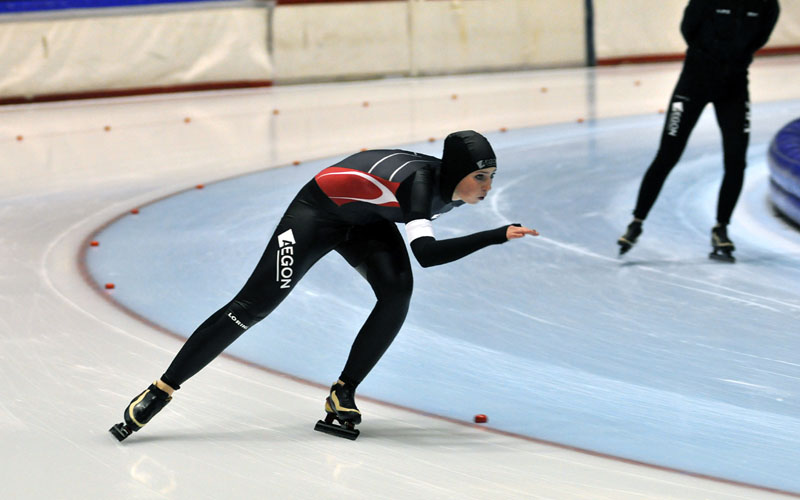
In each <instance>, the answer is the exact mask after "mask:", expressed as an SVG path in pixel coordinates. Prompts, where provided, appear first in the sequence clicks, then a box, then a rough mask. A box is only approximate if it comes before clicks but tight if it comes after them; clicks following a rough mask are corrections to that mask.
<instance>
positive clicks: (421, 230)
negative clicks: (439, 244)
mask: <svg viewBox="0 0 800 500" xmlns="http://www.w3.org/2000/svg"><path fill="white" fill-rule="evenodd" d="M406 235H407V236H408V242H409V243H411V242H412V241H414V240H416V239H417V238H422V237H424V236H430V237H431V238H435V236H434V235H433V225H432V224H431V221H429V220H428V219H416V220H412V221H411V222H406Z"/></svg>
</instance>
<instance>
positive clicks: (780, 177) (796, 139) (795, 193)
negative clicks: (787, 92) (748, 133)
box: [767, 118, 800, 224]
mask: <svg viewBox="0 0 800 500" xmlns="http://www.w3.org/2000/svg"><path fill="white" fill-rule="evenodd" d="M767 157H768V163H769V172H770V201H772V204H773V205H774V206H775V208H777V209H778V211H779V212H781V213H782V214H783V215H785V216H786V217H787V218H789V219H791V220H792V221H793V222H795V223H797V224H800V118H798V119H796V120H794V121H792V122H789V123H788V124H786V125H785V126H784V127H783V128H781V129H780V130H779V131H778V133H777V134H775V137H774V138H773V139H772V142H771V144H770V147H769V152H768V155H767Z"/></svg>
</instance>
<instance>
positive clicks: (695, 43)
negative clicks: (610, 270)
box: [617, 0, 779, 262]
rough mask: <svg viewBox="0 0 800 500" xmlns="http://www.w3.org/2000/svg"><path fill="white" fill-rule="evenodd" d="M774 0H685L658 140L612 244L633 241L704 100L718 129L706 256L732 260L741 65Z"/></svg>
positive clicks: (742, 103) (766, 26)
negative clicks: (721, 168) (682, 53)
mask: <svg viewBox="0 0 800 500" xmlns="http://www.w3.org/2000/svg"><path fill="white" fill-rule="evenodd" d="M778 11H779V7H778V2H777V1H776V0H691V1H690V2H689V4H688V6H687V7H686V10H685V11H684V15H683V21H682V22H681V33H682V34H683V38H684V39H685V40H686V43H687V44H688V46H689V47H688V49H687V51H686V59H685V61H684V63H683V70H682V72H681V75H680V78H679V80H678V83H677V85H676V87H675V90H674V92H673V94H672V97H671V99H670V104H669V107H668V111H667V118H666V122H665V123H664V130H663V132H662V134H661V144H660V146H659V148H658V152H657V153H656V157H655V159H654V160H653V162H652V163H651V165H650V167H649V168H648V169H647V172H646V173H645V175H644V178H643V179H642V183H641V186H640V187H639V197H638V199H637V201H636V208H635V209H634V211H633V221H632V222H631V223H630V224H629V225H628V229H627V231H626V232H625V234H624V235H622V237H620V238H619V240H618V241H617V243H618V244H619V246H620V249H619V252H620V255H622V254H624V253H625V252H627V251H628V250H630V249H631V247H632V246H633V245H634V244H635V243H636V240H637V239H638V237H639V235H640V234H641V233H642V222H644V220H645V218H646V217H647V214H648V212H649V211H650V208H651V207H652V206H653V204H654V203H655V201H656V198H657V197H658V193H659V192H660V191H661V187H662V186H663V185H664V181H665V180H666V178H667V175H668V174H669V172H670V171H671V170H672V168H673V167H674V166H675V164H676V163H678V160H679V159H680V157H681V154H682V153H683V150H684V148H685V147H686V142H687V141H688V140H689V134H691V132H692V129H693V128H694V126H695V124H696V123H697V120H698V118H699V117H700V113H701V112H702V111H703V108H705V106H706V104H708V103H709V102H710V103H713V104H714V111H715V112H716V115H717V123H718V124H719V127H720V130H721V132H722V147H723V156H724V165H725V173H724V176H723V179H722V186H721V187H720V191H719V199H718V203H717V223H716V225H715V226H714V227H713V228H712V229H711V245H712V247H713V250H712V253H711V255H710V256H711V257H713V258H719V259H723V260H728V261H730V262H733V260H734V259H733V255H732V252H733V250H734V245H733V242H732V241H731V240H730V238H728V231H727V226H728V223H729V222H730V218H731V214H732V213H733V209H734V207H735V206H736V201H737V200H738V199H739V193H740V192H741V190H742V183H743V181H744V169H745V163H746V155H747V145H748V141H749V138H750V96H749V90H748V78H747V74H748V68H749V66H750V63H751V62H752V61H753V54H754V53H755V52H756V51H757V50H758V49H760V48H761V47H763V46H764V44H766V43H767V40H768V39H769V36H770V34H771V33H772V29H773V28H774V27H775V23H776V22H777V20H778Z"/></svg>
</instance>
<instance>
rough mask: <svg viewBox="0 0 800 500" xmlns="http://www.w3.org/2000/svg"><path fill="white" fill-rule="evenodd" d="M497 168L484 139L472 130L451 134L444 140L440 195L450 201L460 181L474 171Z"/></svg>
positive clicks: (493, 155)
mask: <svg viewBox="0 0 800 500" xmlns="http://www.w3.org/2000/svg"><path fill="white" fill-rule="evenodd" d="M489 167H497V157H496V156H495V154H494V150H493V149H492V146H491V144H489V141H488V140H486V137H484V136H482V135H481V134H479V133H477V132H475V131H474V130H462V131H460V132H453V133H452V134H450V135H448V136H447V138H446V139H445V140H444V151H443V153H442V173H441V194H442V199H443V200H445V201H450V200H452V199H453V193H454V192H455V190H456V186H457V185H458V183H459V182H461V179H463V178H464V177H466V176H467V175H469V174H470V173H471V172H474V171H475V170H480V169H482V168H489Z"/></svg>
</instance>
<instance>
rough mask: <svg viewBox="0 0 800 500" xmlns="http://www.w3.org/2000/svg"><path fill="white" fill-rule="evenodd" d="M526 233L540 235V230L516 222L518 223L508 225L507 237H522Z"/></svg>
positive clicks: (510, 238) (511, 238)
mask: <svg viewBox="0 0 800 500" xmlns="http://www.w3.org/2000/svg"><path fill="white" fill-rule="evenodd" d="M526 234H530V235H531V236H539V231H537V230H535V229H530V228H527V227H525V226H523V225H522V224H516V223H515V224H511V225H510V226H508V229H506V238H507V239H509V240H513V239H516V238H522V237H523V236H525V235H526Z"/></svg>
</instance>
